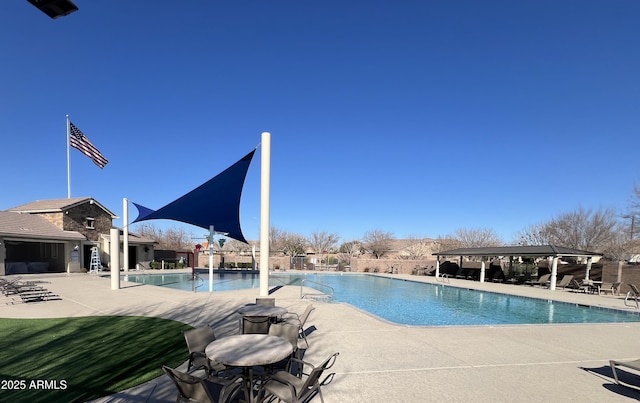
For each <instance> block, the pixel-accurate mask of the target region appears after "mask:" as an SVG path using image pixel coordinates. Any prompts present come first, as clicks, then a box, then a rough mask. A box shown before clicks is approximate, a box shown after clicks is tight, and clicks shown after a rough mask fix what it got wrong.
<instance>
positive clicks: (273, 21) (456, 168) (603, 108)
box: [0, 0, 640, 241]
mask: <svg viewBox="0 0 640 403" xmlns="http://www.w3.org/2000/svg"><path fill="white" fill-rule="evenodd" d="M75 3H76V5H77V6H78V7H79V8H80V10H79V11H78V12H76V13H74V14H71V15H69V16H66V17H63V18H60V19H57V20H51V19H49V18H48V17H47V16H46V15H44V14H42V13H41V12H39V11H38V10H37V9H36V8H34V7H33V6H31V5H30V4H29V3H28V2H27V1H26V0H23V1H20V0H16V1H11V2H7V3H6V4H3V6H4V12H3V13H2V15H1V16H0V18H1V19H2V22H1V23H0V33H1V37H2V38H3V40H2V41H1V42H0V53H1V54H2V58H3V63H2V73H3V74H2V75H1V77H0V80H1V81H0V82H1V87H0V88H1V90H2V96H1V97H0V133H1V136H2V137H1V138H2V158H0V170H1V171H2V175H0V189H2V191H1V196H0V210H3V209H8V208H11V207H14V206H17V205H20V204H24V203H27V202H30V201H34V200H39V199H49V198H64V197H66V196H67V159H66V120H65V116H66V115H67V114H68V115H70V118H71V121H72V122H73V123H74V124H75V125H76V126H77V127H78V128H79V129H80V130H82V131H83V132H84V133H85V134H86V135H87V136H88V138H89V139H90V140H91V141H92V142H93V144H94V145H96V146H97V147H98V148H99V149H100V151H102V153H103V154H104V155H105V156H106V157H107V158H108V159H109V164H108V165H107V166H106V168H105V169H104V170H100V169H99V168H98V167H97V166H95V165H94V164H93V163H92V162H91V160H90V159H89V158H87V157H85V156H83V155H82V154H80V153H79V152H78V151H77V150H75V149H72V150H71V193H72V194H71V195H72V197H80V196H91V197H94V198H95V199H97V200H98V201H100V202H101V203H102V204H104V205H105V206H106V207H107V208H109V209H110V210H111V211H113V212H114V213H116V214H117V215H119V216H120V215H122V199H123V198H125V197H126V198H128V199H129V200H130V201H134V202H136V203H139V204H142V205H145V206H148V207H150V208H159V207H162V206H164V205H165V204H167V203H168V202H170V201H172V200H174V199H175V198H177V197H178V196H181V195H182V194H184V193H186V192H188V191H190V190H191V189H193V188H194V187H196V186H198V185H200V184H201V183H203V182H205V181H206V180H208V179H210V178H211V177H213V176H215V175H216V174H218V173H219V172H221V171H222V170H224V169H225V168H227V167H228V166H230V165H231V164H233V163H234V162H236V161H237V160H238V159H240V158H241V157H242V156H244V155H245V154H246V153H248V152H249V151H251V150H252V149H253V148H254V147H256V146H257V145H258V144H259V143H260V138H261V133H262V132H263V131H268V132H271V135H272V154H271V158H272V172H271V174H272V177H271V185H272V189H271V224H272V225H273V226H275V227H278V228H280V229H284V230H287V231H291V232H297V233H300V234H303V235H309V234H311V233H312V232H314V231H327V232H335V233H337V234H339V235H340V236H341V238H342V240H343V241H346V240H351V239H358V238H361V237H362V236H363V235H364V233H365V232H366V231H369V230H373V229H382V230H385V231H390V232H392V233H393V234H394V235H395V236H396V237H398V238H404V237H408V236H427V237H437V236H439V235H442V236H444V235H446V234H449V233H453V232H454V231H455V230H456V229H458V228H491V229H493V230H494V231H495V232H496V233H497V234H498V235H500V236H502V237H503V239H504V240H505V241H509V240H510V239H511V238H512V236H513V235H514V234H515V232H516V231H518V230H520V229H522V228H524V227H525V226H527V225H529V224H534V223H538V222H542V221H547V220H549V219H551V218H553V217H554V216H557V215H558V214H561V213H564V212H568V211H573V210H575V209H577V208H578V207H584V208H593V209H597V208H614V209H618V210H623V209H624V208H625V207H626V206H627V205H628V201H629V196H630V193H631V190H632V188H633V184H634V183H637V182H639V181H640V169H639V166H640V164H638V149H640V136H639V135H638V130H639V128H640V74H639V73H638V72H640V39H639V38H640V24H638V21H640V2H638V1H636V0H616V1H590V0H567V1H557V0H553V1H544V0H536V1H533V0H532V1H526V0H523V1H507V0H503V1H495V0H488V1H482V2H479V1H475V0H468V1H462V0H458V1H456V0H447V1H444V0H443V1H424V0H420V1H402V2H395V1H370V0H369V1H359V0H358V1H349V2H344V1H323V2H310V1H234V2H221V1H203V0H201V1H191V2H184V3H180V4H178V3H176V2H175V1H165V0H158V1H154V2H145V1H138V2H131V1H124V0H114V1H105V0H102V1H89V0H75ZM118 8H121V10H118ZM259 194H260V153H259V152H258V153H257V154H256V158H255V159H254V161H253V163H252V165H251V167H250V169H249V173H248V177H247V181H246V182H245V190H244V194H243V199H242V205H241V222H242V226H243V231H244V233H245V236H246V238H247V239H258V235H259V222H260V219H259V212H260V209H259V199H260V197H259ZM130 214H131V215H132V216H135V214H136V211H135V208H133V206H132V207H131V212H130ZM115 224H116V225H118V226H122V220H121V219H119V220H116V221H115ZM155 224H156V225H158V226H160V227H172V226H174V227H175V226H178V225H179V224H176V223H174V222H170V221H169V222H155ZM186 228H187V230H188V231H190V232H193V233H195V234H201V233H204V231H202V230H200V229H198V228H196V227H191V226H187V227H186Z"/></svg>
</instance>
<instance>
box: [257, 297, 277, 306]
mask: <svg viewBox="0 0 640 403" xmlns="http://www.w3.org/2000/svg"><path fill="white" fill-rule="evenodd" d="M256 305H262V306H276V299H275V298H271V297H257V298H256Z"/></svg>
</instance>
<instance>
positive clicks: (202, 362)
mask: <svg viewBox="0 0 640 403" xmlns="http://www.w3.org/2000/svg"><path fill="white" fill-rule="evenodd" d="M183 334H184V340H185V341H186V342H187V348H188V349H189V364H188V365H187V371H194V370H196V369H205V370H206V371H207V373H208V374H213V373H218V372H221V371H224V370H225V369H226V367H225V366H224V365H222V364H220V363H217V362H212V361H211V360H209V358H208V357H207V355H206V354H205V352H204V350H205V349H206V348H207V345H208V344H209V343H211V342H212V341H215V339H216V335H215V332H214V331H213V328H212V327H211V326H202V327H197V328H195V329H191V330H187V331H185V332H184V333H183Z"/></svg>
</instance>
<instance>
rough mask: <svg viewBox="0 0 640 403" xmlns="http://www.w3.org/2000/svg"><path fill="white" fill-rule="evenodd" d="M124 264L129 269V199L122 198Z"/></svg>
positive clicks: (125, 269) (126, 269)
mask: <svg viewBox="0 0 640 403" xmlns="http://www.w3.org/2000/svg"><path fill="white" fill-rule="evenodd" d="M122 221H123V224H124V225H123V226H122V260H123V262H122V266H123V267H124V271H129V200H128V199H127V198H126V197H125V198H123V199H122Z"/></svg>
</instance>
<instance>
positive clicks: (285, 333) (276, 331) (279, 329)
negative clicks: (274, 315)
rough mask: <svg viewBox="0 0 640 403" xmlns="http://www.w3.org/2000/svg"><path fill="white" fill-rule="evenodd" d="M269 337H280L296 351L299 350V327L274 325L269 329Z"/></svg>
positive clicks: (281, 324) (284, 324)
mask: <svg viewBox="0 0 640 403" xmlns="http://www.w3.org/2000/svg"><path fill="white" fill-rule="evenodd" d="M269 335H271V336H279V337H282V338H283V339H285V340H287V341H288V342H289V343H291V345H292V346H293V350H294V351H295V350H296V349H297V348H298V326H296V325H291V324H287V323H273V324H271V326H270V327H269Z"/></svg>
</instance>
